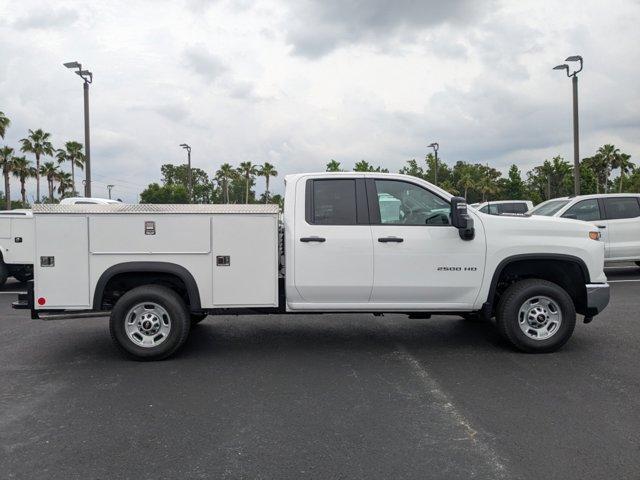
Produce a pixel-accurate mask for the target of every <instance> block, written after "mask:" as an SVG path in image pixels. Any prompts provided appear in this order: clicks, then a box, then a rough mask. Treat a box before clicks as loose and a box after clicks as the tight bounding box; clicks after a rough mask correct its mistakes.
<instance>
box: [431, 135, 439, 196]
mask: <svg viewBox="0 0 640 480" xmlns="http://www.w3.org/2000/svg"><path fill="white" fill-rule="evenodd" d="M429 148H433V152H434V155H435V159H436V162H435V166H434V169H433V184H434V185H435V186H436V187H437V186H438V149H439V148H440V145H438V143H437V142H433V143H432V144H430V145H429Z"/></svg>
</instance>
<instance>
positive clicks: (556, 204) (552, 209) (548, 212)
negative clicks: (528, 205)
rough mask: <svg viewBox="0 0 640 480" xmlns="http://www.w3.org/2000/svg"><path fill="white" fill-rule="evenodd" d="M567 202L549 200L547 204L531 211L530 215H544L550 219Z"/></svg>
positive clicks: (542, 204)
mask: <svg viewBox="0 0 640 480" xmlns="http://www.w3.org/2000/svg"><path fill="white" fill-rule="evenodd" d="M567 203H569V200H550V201H548V202H544V203H541V204H540V205H538V206H537V207H536V208H534V209H533V210H531V212H530V213H531V215H545V216H547V217H551V216H553V215H554V214H556V213H557V212H558V210H560V209H561V208H562V207H564V206H565V205H566V204H567Z"/></svg>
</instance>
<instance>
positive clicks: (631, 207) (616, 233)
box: [529, 193, 640, 266]
mask: <svg viewBox="0 0 640 480" xmlns="http://www.w3.org/2000/svg"><path fill="white" fill-rule="evenodd" d="M529 213H530V214H532V215H545V216H548V217H563V218H573V219H576V220H583V221H585V222H591V223H593V224H594V225H596V226H597V227H598V228H599V229H600V233H601V234H602V240H603V241H604V242H605V260H606V261H607V262H623V261H624V262H627V261H633V262H636V264H637V265H638V266H640V194H637V193H608V194H600V195H580V196H577V197H564V198H554V199H552V200H547V201H546V202H543V203H541V204H540V205H538V206H537V207H536V208H534V209H533V210H531V211H530V212H529Z"/></svg>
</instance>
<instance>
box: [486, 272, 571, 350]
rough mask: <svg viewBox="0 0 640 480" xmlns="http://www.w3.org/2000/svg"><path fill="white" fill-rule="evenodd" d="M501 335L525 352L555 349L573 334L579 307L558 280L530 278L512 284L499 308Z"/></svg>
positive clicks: (498, 320) (497, 313)
mask: <svg viewBox="0 0 640 480" xmlns="http://www.w3.org/2000/svg"><path fill="white" fill-rule="evenodd" d="M496 320H497V324H498V329H499V331H500V333H501V334H502V336H503V337H504V338H505V339H506V340H507V341H508V342H509V343H511V345H513V346H514V347H515V348H517V349H518V350H521V351H523V352H531V353H535V352H553V351H555V350H557V349H559V348H560V347H562V346H563V345H564V344H565V343H566V342H567V341H568V340H569V338H571V335H572V334H573V330H574V328H575V325H576V310H575V306H574V305H573V300H572V299H571V297H570V296H569V294H568V293H567V292H566V291H565V290H564V289H563V288H561V287H560V286H558V285H556V284H555V283H552V282H548V281H546V280H540V279H528V280H522V281H520V282H517V283H514V284H513V285H511V286H510V287H509V288H508V289H507V290H506V291H505V292H504V294H503V295H502V298H501V299H500V302H499V303H498V309H497V312H496Z"/></svg>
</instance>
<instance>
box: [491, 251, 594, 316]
mask: <svg viewBox="0 0 640 480" xmlns="http://www.w3.org/2000/svg"><path fill="white" fill-rule="evenodd" d="M549 266H552V267H554V268H553V269H551V270H544V268H545V267H547V269H548V267H549ZM562 267H569V268H568V269H566V270H564V269H562ZM553 270H556V271H555V272H553ZM519 273H520V274H522V275H523V277H522V278H542V279H545V280H549V281H551V282H553V283H556V284H558V285H560V286H561V287H563V288H564V289H565V290H567V293H569V295H570V296H571V298H572V299H573V301H574V304H575V306H576V311H578V313H581V314H584V312H586V287H585V285H586V284H587V283H589V282H590V276H589V269H588V268H587V265H586V263H585V262H584V260H582V259H581V258H580V257H576V256H575V255H569V254H553V253H547V254H538V253H533V254H520V255H512V256H509V257H507V258H504V259H503V260H502V261H501V262H500V263H499V264H498V266H497V267H496V269H495V271H494V272H493V277H492V279H491V284H490V287H489V293H488V295H487V299H486V303H485V304H484V306H483V310H484V311H485V312H486V313H493V310H494V309H495V307H496V305H497V301H496V296H497V295H499V293H500V288H499V287H500V282H501V280H503V281H504V280H505V275H509V274H515V275H518V274H519ZM553 273H556V274H557V273H561V275H557V276H556V277H554V276H553ZM577 275H580V276H581V277H582V278H579V283H576V282H575V280H578V278H577ZM572 280H573V281H572ZM511 283H512V282H511Z"/></svg>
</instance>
